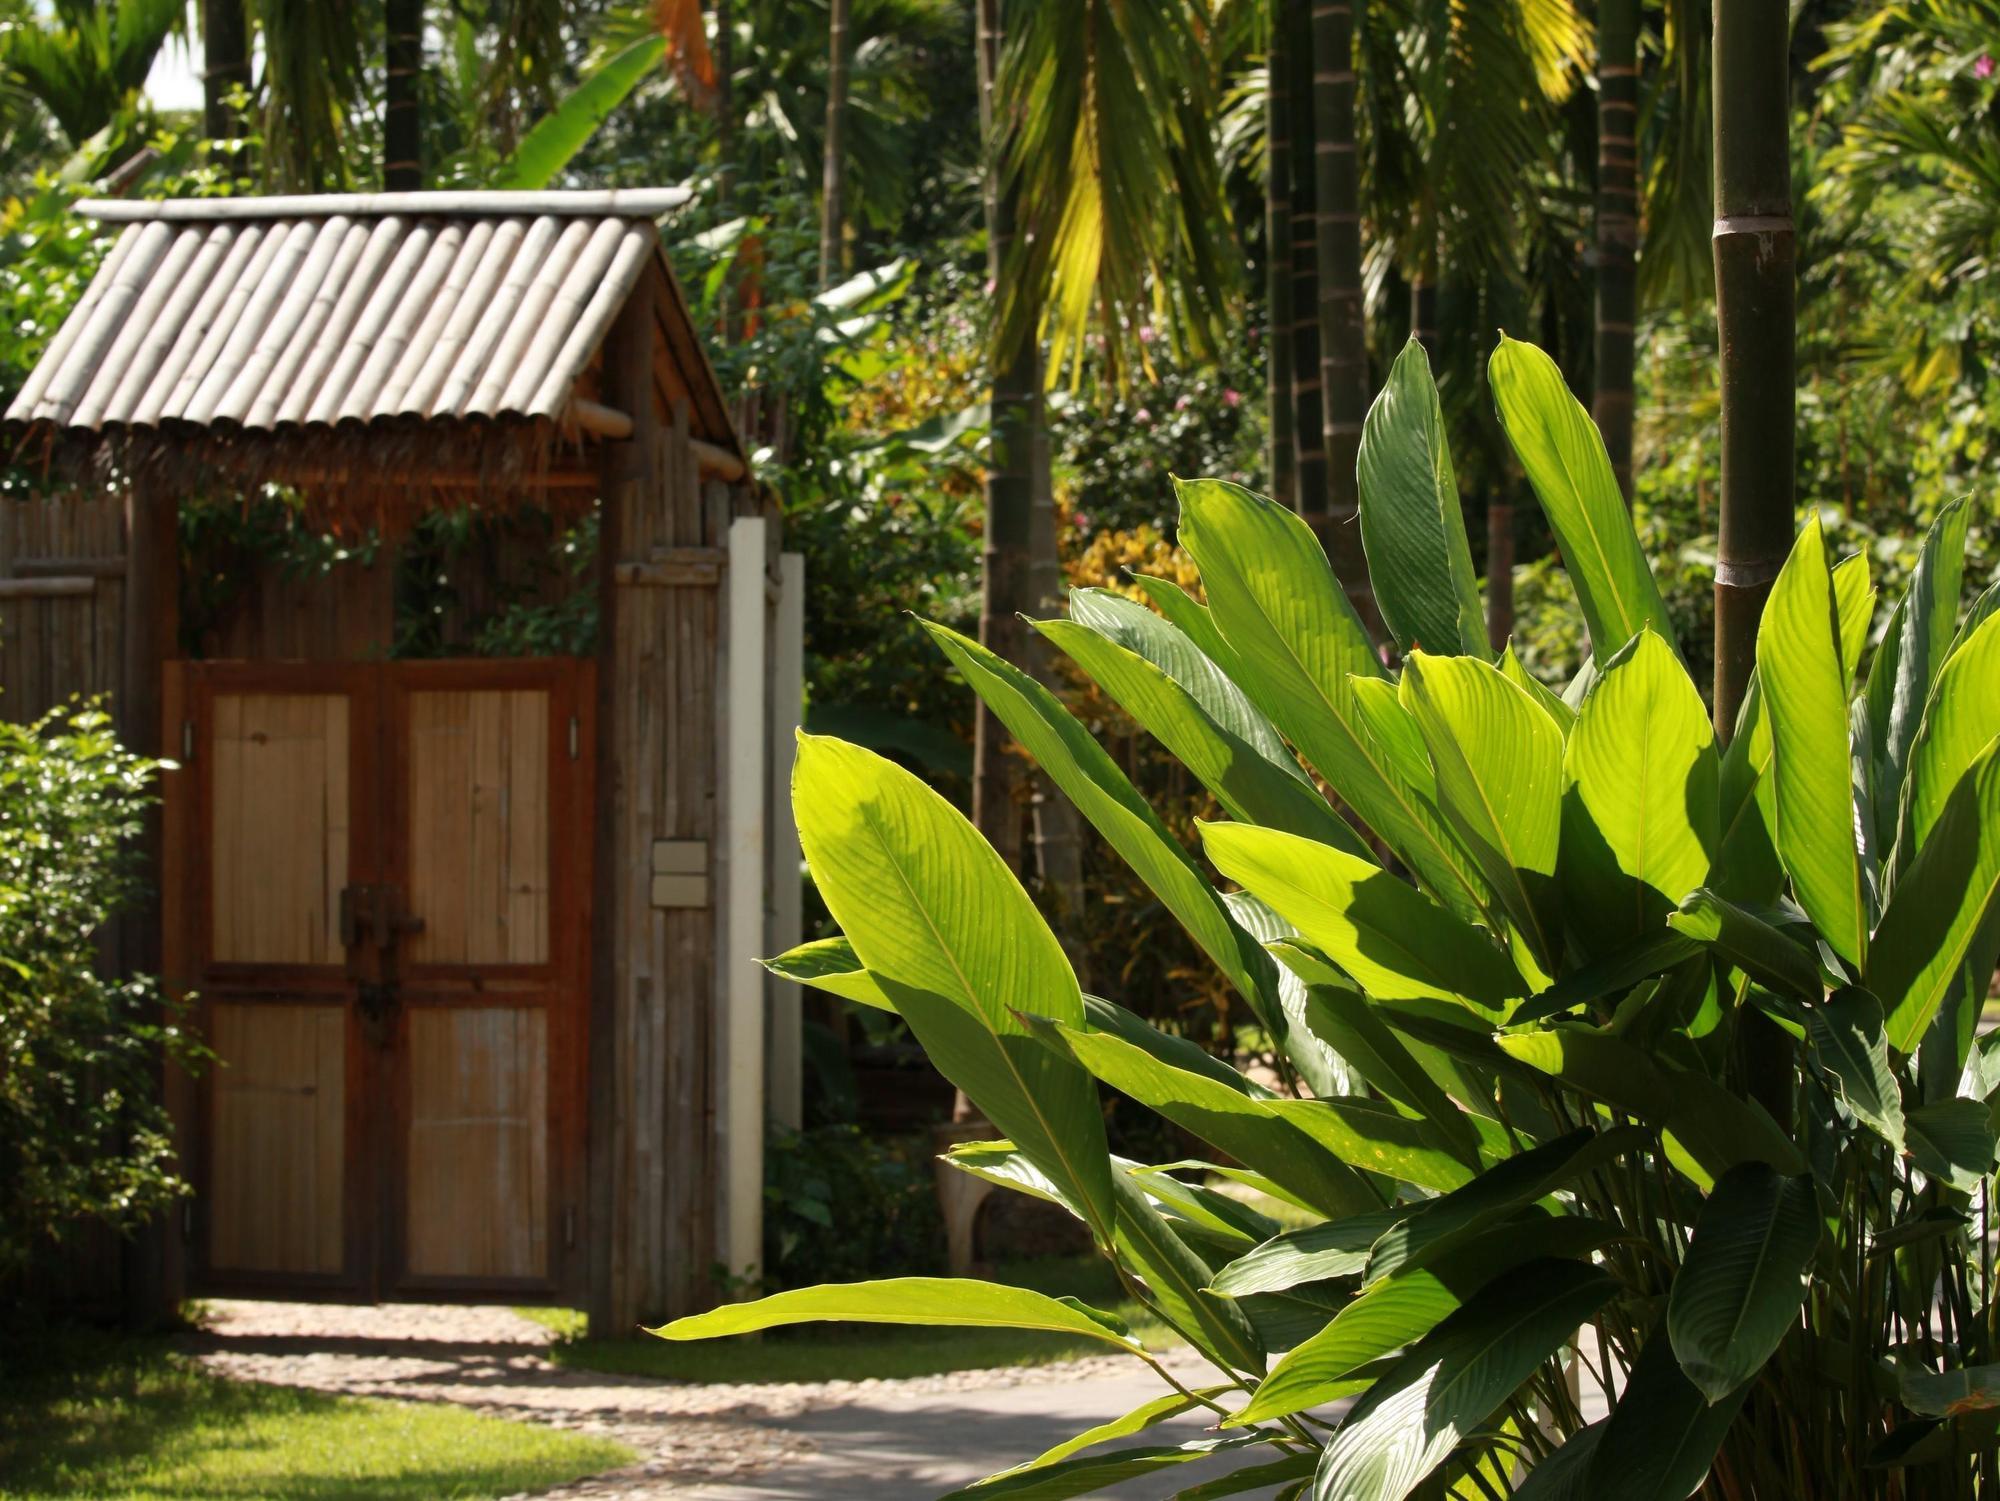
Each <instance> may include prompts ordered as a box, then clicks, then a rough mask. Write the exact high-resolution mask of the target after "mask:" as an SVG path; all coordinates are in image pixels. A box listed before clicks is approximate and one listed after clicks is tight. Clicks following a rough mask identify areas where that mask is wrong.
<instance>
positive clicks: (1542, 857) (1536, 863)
mask: <svg viewBox="0 0 2000 1501" xmlns="http://www.w3.org/2000/svg"><path fill="white" fill-rule="evenodd" d="M1401 698H1402V701H1403V705H1404V707H1405V708H1407V709H1408V710H1409V711H1410V713H1411V714H1412V716H1414V718H1415V719H1416V721H1417V725H1418V727H1419V728H1420V729H1421V730H1422V732H1423V737H1424V744H1425V745H1426V746H1427V747H1429V749H1430V755H1431V765H1432V766H1433V767H1434V768H1435V769H1436V772H1437V788H1438V801H1439V804H1440V805H1441V806H1442V807H1443V809H1444V812H1445V814H1446V816H1447V817H1448V818H1449V819H1450V820H1451V824H1452V827H1453V829H1454V830H1456V831H1457V833H1458V836H1459V840H1460V842H1461V843H1462V844H1463V845H1464V846H1465V847H1466V848H1467V849H1468V850H1470V851H1471V852H1472V856H1473V859H1474V861H1475V862H1476V863H1477V864H1478V866H1479V872H1480V874H1481V875H1483V876H1484V877H1485V878H1486V883H1487V885H1489V886H1490V887H1492V888H1493V891H1494V894H1495V896H1496V897H1497V899H1498V901H1499V904H1500V907H1501V909H1502V910H1503V911H1504V912H1505V913H1506V914H1507V919H1508V922H1509V925H1510V926H1511V927H1512V929H1513V931H1514V933H1515V934H1516V935H1518V941H1520V942H1521V943H1524V944H1525V946H1526V948H1527V951H1528V957H1529V959H1530V960H1531V963H1532V966H1533V967H1534V968H1535V969H1538V970H1539V973H1540V975H1541V976H1547V975H1549V974H1552V973H1553V971H1554V968H1555V964H1556V960H1557V959H1558V958H1560V957H1561V949H1562V940H1561V935H1560V927H1559V920H1558V919H1559V908H1558V903H1557V901H1556V898H1555V890H1554V885H1555V874H1556V844H1557V839H1558V837H1559V833H1560V828H1561V817H1562V779H1563V737H1562V730H1561V729H1560V728H1559V727H1558V726H1557V724H1556V722H1555V721H1554V720H1553V719H1551V718H1550V717H1549V716H1548V714H1547V713H1546V712H1545V711H1544V710H1543V709H1542V708H1541V707H1540V706H1539V705H1537V704H1536V703H1535V701H1534V699H1533V698H1531V697H1529V695H1528V693H1527V692H1526V690H1524V689H1522V688H1520V687H1519V686H1517V685H1516V684H1514V683H1512V682H1509V681H1508V679H1507V677H1506V675H1505V674H1504V673H1502V672H1501V671H1500V669H1499V668H1497V667H1494V666H1493V665H1491V664H1490V663H1488V662H1486V661H1484V660H1482V659H1480V658H1477V657H1433V656H1430V655H1428V654H1426V653H1424V652H1412V653H1411V654H1410V657H1409V659H1408V660H1407V661H1406V662H1405V663H1404V664H1403V682H1402V689H1401ZM1524 967H1526V966H1524Z"/></svg>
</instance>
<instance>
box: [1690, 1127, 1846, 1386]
mask: <svg viewBox="0 0 2000 1501" xmlns="http://www.w3.org/2000/svg"><path fill="white" fill-rule="evenodd" d="M1820 1228H1821V1227H1820V1220H1819V1205H1818V1200H1817V1197H1816V1195H1815V1194H1814V1191H1813V1185H1812V1179H1811V1178H1809V1177H1806V1176H1804V1175H1800V1176H1797V1177H1790V1176H1787V1175H1786V1174H1783V1173H1780V1172H1779V1171H1778V1170H1777V1169H1776V1168H1774V1167H1772V1166H1771V1165H1770V1164H1768V1163H1763V1162H1746V1163H1741V1164H1739V1165H1738V1166H1736V1167H1733V1168H1731V1169H1730V1170H1729V1171H1728V1172H1726V1173H1724V1174H1723V1175H1722V1176H1721V1177H1720V1178H1718V1179H1717V1180H1716V1184H1715V1190H1714V1192H1712V1193H1711V1194H1710V1195H1709V1196H1708V1202H1707V1203H1705V1204H1704V1205H1702V1209H1701V1214H1700V1215H1699V1216H1698V1217H1697V1218H1696V1220H1695V1225H1694V1236H1693V1239H1692V1240H1691V1241H1690V1242H1689V1244H1688V1252H1687V1258H1686V1260H1684V1261H1683V1262H1682V1263H1681V1269H1680V1271H1679V1272H1678V1273H1677V1274H1676V1275H1675V1277H1674V1285H1673V1290H1672V1292H1671V1293H1670V1294H1669V1295H1668V1298H1667V1338H1668V1339H1669V1340H1670V1341H1671V1342H1672V1344H1673V1350H1674V1356H1675V1358H1676V1359H1678V1360H1679V1361H1680V1366H1681V1370H1682V1371H1684V1372H1685V1373H1686V1374H1687V1377H1688V1379H1689V1380H1690V1381H1692V1382H1693V1383H1694V1384H1695V1385H1696V1386H1697V1387H1699V1388H1700V1389H1701V1392H1702V1395H1703V1396H1704V1397H1706V1398H1707V1399H1708V1401H1709V1402H1710V1403H1711V1404H1713V1403H1716V1402H1720V1401H1722V1400H1723V1399H1724V1398H1725V1397H1727V1396H1728V1395H1729V1394H1730V1393H1731V1392H1734V1391H1735V1390H1736V1389H1737V1388H1738V1387H1740V1386H1742V1385H1743V1384H1744V1383H1745V1382H1746V1381H1748V1380H1749V1379H1750V1378H1751V1377H1752V1376H1754V1375H1756V1374H1757V1372H1758V1371H1760V1370H1762V1369H1763V1366H1764V1362H1765V1361H1767V1360H1769V1359H1770V1358H1771V1356H1772V1354H1773V1353H1774V1352H1775V1351H1776V1350H1777V1348H1778V1344H1779V1342H1780V1341H1781V1340H1783V1339H1784V1337H1785V1332H1786V1331H1787V1330H1789V1329H1790V1328H1791V1327H1792V1325H1793V1324H1794V1323H1795V1322H1797V1320H1798V1316H1799V1308H1800V1307H1801V1305H1802V1304H1803V1303H1804V1302H1805V1296H1806V1270H1807V1268H1808V1267H1809V1266H1810V1265H1811V1262H1812V1256H1813V1251H1814V1250H1815V1248H1817V1246H1818V1245H1819V1237H1820Z"/></svg>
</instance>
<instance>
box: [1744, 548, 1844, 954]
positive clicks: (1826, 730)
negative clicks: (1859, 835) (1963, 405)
mask: <svg viewBox="0 0 2000 1501" xmlns="http://www.w3.org/2000/svg"><path fill="white" fill-rule="evenodd" d="M1757 676H1758V680H1759V682H1760V683H1761V684H1762V687H1763V697H1764V705H1765V708H1766V710H1767V711H1768V713H1769V715H1770V721H1771V738H1772V761H1771V776H1772V784H1773V788H1774V790H1775V792H1776V794H1777V836H1778V837H1777V844H1778V857H1779V858H1780V859H1781V860H1782V861H1783V862H1784V866H1785V872H1786V874H1787V875H1789V876H1790V877H1791V878H1792V889H1793V891H1794V892H1795V893H1796V894H1797V896H1798V900H1799V905H1800V906H1801V907H1804V908H1805V910H1806V912H1807V914H1808V915H1809V916H1810V917H1811V918H1812V920H1813V922H1814V924H1815V925H1816V926H1817V927H1818V928H1819V931H1820V935H1821V937H1823V938H1824V939H1825V940H1826V942H1827V944H1828V946H1829V947H1831V948H1832V949H1833V951H1834V952H1835V953H1836V954H1838V955H1840V957H1841V958H1843V959H1845V960H1847V962H1848V963H1850V964H1852V965H1854V966H1855V967H1856V968H1858V969H1865V968H1866V965H1867V958H1868V927H1869V912H1868V896H1867V887H1866V882H1865V881H1864V879H1863V876H1862V867H1861V854H1860V851H1859V850H1858V849H1857V848H1856V847H1855V841H1854V792H1853V782H1852V768H1851V767H1850V765H1849V762H1848V715H1847V701H1848V676H1847V671H1846V666H1845V664H1844V662H1843V661H1842V659H1841V642H1840V634H1839V629H1838V622H1837V620H1836V617H1835V607H1834V595H1833V578H1832V575H1831V573H1830V572H1829V571H1828V568H1827V561H1826V542H1825V539H1824V538H1823V537H1822V536H1821V534H1820V525H1819V518H1818V516H1817V515H1815V516H1813V517H1812V518H1811V519H1810V520H1808V521H1807V523H1806V526H1805V529H1804V530H1803V531H1801V532H1800V533H1799V537H1798V541H1797V542H1796V543H1795V544H1793V547H1792V553H1791V556H1790V557H1789V558H1787V559H1786V560H1785V566H1784V568H1783V569H1782V570H1781V571H1780V572H1779V574H1778V581H1777V583H1776V584H1774V585H1773V586H1772V588H1771V597H1770V600H1769V601H1768V602H1767V603H1766V604H1765V606H1764V617H1763V620H1762V621H1761V622H1760V623H1759V625H1758V628H1757Z"/></svg>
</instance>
